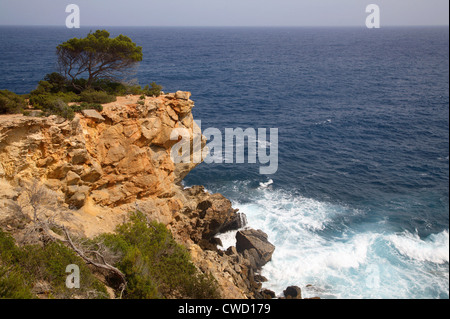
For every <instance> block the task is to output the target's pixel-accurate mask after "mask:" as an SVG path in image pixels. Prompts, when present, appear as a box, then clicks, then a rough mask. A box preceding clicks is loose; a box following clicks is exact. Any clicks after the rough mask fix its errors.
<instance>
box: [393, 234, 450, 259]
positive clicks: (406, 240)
mask: <svg viewBox="0 0 450 319" xmlns="http://www.w3.org/2000/svg"><path fill="white" fill-rule="evenodd" d="M389 240H390V242H391V243H392V244H393V245H394V247H395V248H396V249H397V250H398V251H399V252H400V254H402V255H404V256H407V257H408V258H411V259H414V260H417V261H422V262H424V261H428V262H432V263H435V264H443V263H448V262H449V232H448V230H445V231H443V232H441V233H439V234H432V235H430V236H429V237H428V238H426V239H424V240H422V239H421V238H420V237H419V236H418V235H417V234H411V233H410V232H407V231H406V232H403V233H401V234H398V235H391V236H389Z"/></svg>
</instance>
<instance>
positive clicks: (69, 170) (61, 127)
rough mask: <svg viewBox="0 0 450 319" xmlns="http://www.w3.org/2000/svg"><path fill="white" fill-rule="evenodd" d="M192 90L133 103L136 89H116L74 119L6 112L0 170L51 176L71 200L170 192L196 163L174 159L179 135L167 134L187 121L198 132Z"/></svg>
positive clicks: (0, 128) (106, 201)
mask: <svg viewBox="0 0 450 319" xmlns="http://www.w3.org/2000/svg"><path fill="white" fill-rule="evenodd" d="M189 97H190V93H189V92H181V91H180V92H177V93H176V94H174V95H167V96H165V95H164V96H161V97H157V98H147V99H146V100H145V103H144V105H139V104H137V99H138V97H118V98H117V101H116V102H113V103H109V104H105V105H104V106H103V112H101V113H99V112H97V111H95V110H83V112H82V114H77V116H76V117H75V119H74V120H73V121H64V120H61V118H58V117H56V116H51V117H49V118H34V117H24V116H21V115H16V116H7V117H5V116H4V117H2V118H0V162H1V165H2V166H1V168H0V174H1V175H2V176H3V177H4V178H6V179H7V180H10V181H13V182H15V183H18V182H19V181H20V180H21V179H30V178H37V179H39V180H43V181H45V182H48V184H49V185H50V184H51V185H52V188H53V189H54V190H60V191H62V192H63V193H65V194H66V202H67V203H69V204H70V205H74V206H75V207H76V208H80V207H82V206H83V205H84V203H85V201H86V199H87V198H88V197H90V198H91V199H92V200H93V201H94V202H95V203H96V204H99V205H103V206H109V207H114V206H117V205H121V204H124V203H130V202H133V201H135V200H136V199H140V198H145V197H167V196H168V195H170V194H172V193H173V192H174V191H173V188H174V187H175V185H176V183H178V182H180V181H181V180H182V179H183V178H184V177H185V176H186V175H187V174H188V173H189V171H191V170H192V169H193V168H194V167H195V166H196V165H198V164H195V163H192V164H191V163H188V164H174V163H173V161H172V160H171V157H170V152H171V147H172V146H173V145H174V144H175V143H177V140H171V139H170V136H171V133H172V130H173V129H174V128H185V129H187V130H188V131H189V133H190V134H191V136H192V138H193V137H194V133H195V134H201V132H200V130H199V129H198V127H196V124H195V122H194V121H193V119H192V114H191V110H192V108H193V107H194V102H193V101H191V100H190V99H189ZM205 143H206V141H205V142H204V143H203V145H204V144H205ZM68 185H72V186H73V185H77V186H79V187H83V192H82V193H79V192H77V193H74V192H72V191H70V190H69V187H68ZM86 189H88V190H87V191H85V190H86ZM82 194H84V195H85V196H82ZM83 198H84V199H83Z"/></svg>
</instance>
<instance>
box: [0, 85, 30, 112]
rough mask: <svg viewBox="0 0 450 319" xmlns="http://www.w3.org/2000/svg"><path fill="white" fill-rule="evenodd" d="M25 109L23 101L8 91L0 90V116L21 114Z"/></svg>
mask: <svg viewBox="0 0 450 319" xmlns="http://www.w3.org/2000/svg"><path fill="white" fill-rule="evenodd" d="M25 107H26V103H25V100H24V99H23V98H22V97H21V96H19V95H17V94H15V93H13V92H11V91H8V90H0V114H14V113H21V112H22V110H23V109H24V108H25Z"/></svg>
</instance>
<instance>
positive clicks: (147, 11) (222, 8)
mask: <svg viewBox="0 0 450 319" xmlns="http://www.w3.org/2000/svg"><path fill="white" fill-rule="evenodd" d="M71 3H73V4H77V5H78V6H79V7H80V11H81V15H80V16H81V26H364V25H365V19H366V17H367V15H368V14H367V13H366V12H365V8H366V6H367V5H368V4H371V3H374V4H377V5H378V6H379V7H380V13H381V14H380V17H381V26H383V25H384V26H393V25H448V23H449V13H448V11H449V1H448V0H159V1H156V0H120V1H116V0H68V1H65V0H0V25H61V26H64V25H65V19H66V17H67V15H68V13H66V12H65V8H66V6H67V5H68V4H71Z"/></svg>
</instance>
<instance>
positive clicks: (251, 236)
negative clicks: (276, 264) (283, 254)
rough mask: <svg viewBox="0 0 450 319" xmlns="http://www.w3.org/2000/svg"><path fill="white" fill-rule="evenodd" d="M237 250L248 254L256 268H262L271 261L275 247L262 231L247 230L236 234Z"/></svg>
mask: <svg viewBox="0 0 450 319" xmlns="http://www.w3.org/2000/svg"><path fill="white" fill-rule="evenodd" d="M236 249H237V251H238V252H240V253H246V254H248V256H249V260H251V261H252V262H253V260H254V263H255V265H256V268H260V267H262V266H264V265H265V264H266V263H268V262H269V261H270V260H271V258H272V254H273V252H274V251H275V246H274V245H272V244H271V243H270V242H269V241H268V239H267V234H266V233H264V232H263V231H262V230H254V229H245V230H240V231H238V232H237V233H236Z"/></svg>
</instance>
